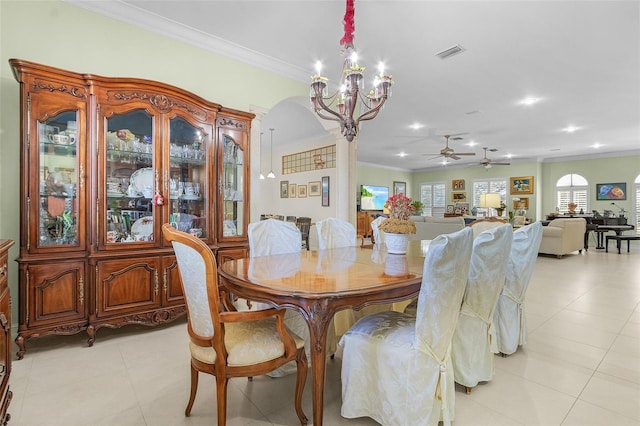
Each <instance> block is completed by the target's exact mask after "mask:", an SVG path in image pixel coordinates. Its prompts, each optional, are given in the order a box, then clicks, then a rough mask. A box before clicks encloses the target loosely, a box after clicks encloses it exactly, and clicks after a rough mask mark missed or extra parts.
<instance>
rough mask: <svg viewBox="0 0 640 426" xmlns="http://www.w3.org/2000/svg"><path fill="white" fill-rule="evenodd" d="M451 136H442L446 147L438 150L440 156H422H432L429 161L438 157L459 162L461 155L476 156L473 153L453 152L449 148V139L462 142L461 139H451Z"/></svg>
mask: <svg viewBox="0 0 640 426" xmlns="http://www.w3.org/2000/svg"><path fill="white" fill-rule="evenodd" d="M452 136H454V135H444V138H445V140H446V145H445V147H444V148H442V149H441V150H440V154H424V155H432V156H433V157H432V158H430V160H431V159H433V158H438V157H444V158H451V159H452V160H459V159H460V156H461V155H476V153H475V152H455V151H454V150H453V148H450V147H449V138H451V140H454V141H460V140H462V138H461V137H452Z"/></svg>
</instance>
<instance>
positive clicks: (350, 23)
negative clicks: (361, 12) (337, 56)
mask: <svg viewBox="0 0 640 426" xmlns="http://www.w3.org/2000/svg"><path fill="white" fill-rule="evenodd" d="M354 3H355V0H347V11H346V12H345V13H344V20H343V22H344V36H343V37H342V38H341V39H340V45H342V46H345V45H353V33H354V32H355V31H356V24H355V22H354V15H355V11H356V8H355V5H354Z"/></svg>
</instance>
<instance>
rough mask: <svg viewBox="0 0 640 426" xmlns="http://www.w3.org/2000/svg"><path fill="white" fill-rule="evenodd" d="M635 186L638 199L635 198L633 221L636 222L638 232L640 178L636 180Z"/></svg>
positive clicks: (639, 223) (639, 219)
mask: <svg viewBox="0 0 640 426" xmlns="http://www.w3.org/2000/svg"><path fill="white" fill-rule="evenodd" d="M635 186H636V190H635V193H636V198H635V205H634V213H635V217H634V218H633V219H634V221H635V226H636V231H637V230H638V229H640V176H638V177H637V178H636V182H635Z"/></svg>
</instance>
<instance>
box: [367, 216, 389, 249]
mask: <svg viewBox="0 0 640 426" xmlns="http://www.w3.org/2000/svg"><path fill="white" fill-rule="evenodd" d="M385 219H386V217H384V216H378V217H377V218H375V219H373V220H372V221H371V235H372V237H373V243H374V244H378V245H380V244H382V243H384V231H381V230H380V229H379V227H380V224H381V223H382V222H384V220H385Z"/></svg>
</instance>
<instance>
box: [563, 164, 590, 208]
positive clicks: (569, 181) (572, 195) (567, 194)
mask: <svg viewBox="0 0 640 426" xmlns="http://www.w3.org/2000/svg"><path fill="white" fill-rule="evenodd" d="M569 203H575V204H577V207H576V211H580V210H582V211H583V212H588V211H589V182H587V180H586V179H585V178H584V177H583V176H580V175H576V174H570V175H564V176H562V177H561V178H560V179H558V182H556V205H557V206H558V208H559V209H560V212H561V213H566V212H568V211H569Z"/></svg>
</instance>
